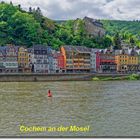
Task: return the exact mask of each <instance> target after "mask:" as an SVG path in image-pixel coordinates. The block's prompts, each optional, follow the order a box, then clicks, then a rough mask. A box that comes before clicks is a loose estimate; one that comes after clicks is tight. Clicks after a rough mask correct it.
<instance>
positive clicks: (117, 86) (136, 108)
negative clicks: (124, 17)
mask: <svg viewBox="0 0 140 140" xmlns="http://www.w3.org/2000/svg"><path fill="white" fill-rule="evenodd" d="M48 89H51V90H52V92H53V98H48V97H47V90H48ZM139 118H140V84H139V81H135V82H134V81H131V82H130V81H121V82H120V81H115V82H44V83H41V82H40V83H0V136H140V131H139V130H140V123H139ZM22 124H23V125H26V126H52V127H53V126H54V127H57V126H60V125H62V126H70V125H77V126H87V125H90V128H91V130H90V132H86V133H82V132H77V133H73V132H64V133H58V132H53V133H51V132H43V133H33V132H32V133H21V132H20V131H19V126H20V125H22Z"/></svg>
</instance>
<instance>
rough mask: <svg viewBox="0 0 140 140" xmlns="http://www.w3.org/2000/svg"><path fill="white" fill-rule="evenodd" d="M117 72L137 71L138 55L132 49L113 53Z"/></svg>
mask: <svg viewBox="0 0 140 140" xmlns="http://www.w3.org/2000/svg"><path fill="white" fill-rule="evenodd" d="M115 55H116V56H115V60H116V63H117V71H118V72H125V73H126V72H134V71H138V69H139V64H138V62H139V61H138V53H137V52H136V51H135V50H134V49H123V50H117V51H116V52H115Z"/></svg>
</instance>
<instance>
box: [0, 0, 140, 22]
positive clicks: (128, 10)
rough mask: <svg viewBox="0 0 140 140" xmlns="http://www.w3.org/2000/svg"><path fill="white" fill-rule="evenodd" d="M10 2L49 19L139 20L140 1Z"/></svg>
mask: <svg viewBox="0 0 140 140" xmlns="http://www.w3.org/2000/svg"><path fill="white" fill-rule="evenodd" d="M0 1H2V0H0ZM3 1H5V2H10V0H3ZM12 2H13V3H14V4H15V5H17V4H21V6H22V8H23V9H26V10H27V9H28V8H29V7H30V6H31V7H40V8H41V10H42V12H43V15H44V16H47V17H49V18H51V19H60V20H63V19H76V18H83V17H85V16H89V17H92V18H97V19H119V20H133V19H138V20H140V0H12Z"/></svg>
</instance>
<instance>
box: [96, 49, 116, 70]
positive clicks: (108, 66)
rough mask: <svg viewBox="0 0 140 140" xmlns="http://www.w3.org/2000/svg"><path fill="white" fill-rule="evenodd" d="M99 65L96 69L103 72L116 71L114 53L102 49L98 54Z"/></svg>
mask: <svg viewBox="0 0 140 140" xmlns="http://www.w3.org/2000/svg"><path fill="white" fill-rule="evenodd" d="M98 55H99V56H98V57H99V58H98V59H99V60H98V61H99V65H98V67H99V68H98V71H99V72H103V73H106V72H107V73H112V72H116V69H117V64H116V62H115V53H114V51H110V50H102V51H100V52H99V54H98Z"/></svg>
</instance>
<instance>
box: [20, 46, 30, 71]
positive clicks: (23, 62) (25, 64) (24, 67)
mask: <svg viewBox="0 0 140 140" xmlns="http://www.w3.org/2000/svg"><path fill="white" fill-rule="evenodd" d="M28 57H29V55H28V50H27V48H26V47H19V48H18V65H19V72H30V71H31V69H30V65H29V58H28Z"/></svg>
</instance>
